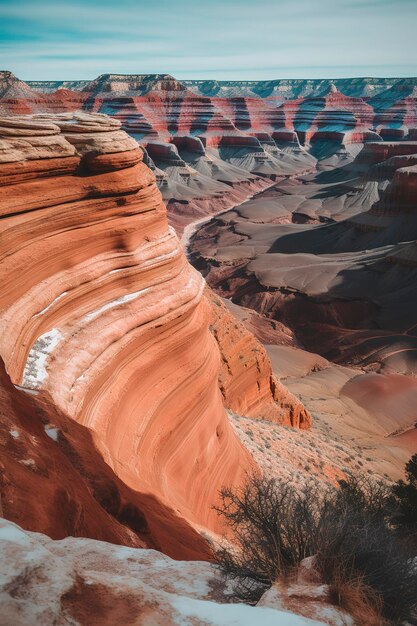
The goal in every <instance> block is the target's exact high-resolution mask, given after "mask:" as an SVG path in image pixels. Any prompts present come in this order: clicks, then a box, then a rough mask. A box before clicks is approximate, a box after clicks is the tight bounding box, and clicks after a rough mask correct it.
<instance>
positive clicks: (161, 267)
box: [0, 114, 310, 534]
mask: <svg viewBox="0 0 417 626" xmlns="http://www.w3.org/2000/svg"><path fill="white" fill-rule="evenodd" d="M142 156H143V151H142V149H141V148H139V147H138V145H137V143H136V142H135V141H134V140H133V139H132V138H131V137H129V136H128V135H126V133H124V132H123V131H121V130H120V123H119V122H118V121H115V120H112V119H110V118H108V117H106V116H103V115H100V114H95V115H92V114H89V115H86V114H78V115H72V114H62V115H60V116H59V115H55V116H48V115H38V116H29V117H26V116H20V117H19V116H15V117H8V118H1V119H0V184H1V185H2V190H3V193H2V199H1V204H0V212H1V216H2V220H1V228H2V246H1V258H0V277H1V280H2V282H3V284H7V285H9V288H8V289H7V290H3V292H2V294H1V297H0V324H1V329H2V333H1V340H0V355H1V357H2V358H3V360H4V362H5V366H6V369H7V372H8V374H9V376H10V378H11V380H12V382H13V383H14V384H15V385H19V386H20V387H21V388H22V389H23V391H24V393H26V394H31V401H32V402H33V403H34V405H33V411H32V412H35V413H36V410H37V409H36V406H37V403H41V402H42V403H45V402H46V403H47V404H48V403H50V404H51V406H52V407H54V410H55V411H56V415H57V416H58V417H56V418H55V417H54V415H55V413H53V414H52V417H51V418H50V419H49V418H48V423H49V421H52V423H54V424H55V422H57V421H59V424H61V423H62V419H63V418H62V417H59V416H62V415H64V416H66V417H69V418H72V419H73V420H75V421H76V422H78V423H79V424H81V425H83V426H86V427H87V428H89V429H90V430H91V432H92V435H93V442H94V445H95V446H96V447H97V449H98V450H99V452H100V453H101V455H102V456H103V458H104V460H105V461H106V462H107V464H108V465H109V466H110V467H111V468H112V470H113V471H114V473H115V474H116V476H117V477H118V478H120V479H121V480H122V481H123V482H124V483H125V485H127V487H129V488H130V489H131V490H132V489H133V490H135V491H139V492H141V493H142V494H144V493H150V494H152V496H153V497H155V498H156V499H157V500H158V502H160V503H161V510H162V509H163V507H164V506H165V507H168V508H172V509H174V510H175V511H177V512H178V513H179V514H180V515H181V516H182V517H184V518H185V519H187V520H189V521H190V522H192V523H193V524H195V525H202V526H205V527H209V528H212V529H213V528H216V524H217V516H216V514H215V513H214V512H213V511H212V509H211V506H212V504H213V502H215V500H216V498H217V493H218V490H219V488H220V487H221V486H222V485H223V484H225V483H239V481H240V480H241V478H242V477H243V476H244V473H245V472H246V471H254V470H255V471H256V467H255V465H254V463H253V461H252V460H251V457H250V455H249V454H248V453H247V451H246V450H245V449H244V447H243V446H242V445H241V444H240V442H239V440H238V438H237V437H236V434H235V432H234V430H233V428H232V426H231V425H230V423H229V421H228V419H227V416H226V413H225V410H224V407H223V399H222V395H221V393H220V388H221V389H222V390H223V391H224V402H225V404H226V405H227V406H236V405H237V404H238V403H241V405H239V406H241V407H242V408H244V409H245V410H247V412H248V414H251V415H256V416H260V415H263V411H264V409H265V417H267V418H268V417H270V418H271V419H274V420H278V421H281V422H285V423H289V424H290V423H291V424H293V425H295V426H298V425H300V426H303V427H306V426H308V425H309V420H310V417H309V415H308V414H307V413H306V412H305V411H304V409H303V407H302V405H301V404H300V403H299V402H298V401H297V400H296V398H295V397H293V396H291V394H289V393H288V392H286V391H285V390H284V389H283V388H281V387H279V385H278V383H275V382H274V381H273V379H272V374H271V367H270V364H269V361H268V358H267V357H266V355H265V353H264V352H263V351H262V350H263V349H262V348H261V346H259V344H258V343H257V342H256V340H255V339H254V338H253V337H252V336H249V335H248V333H247V331H245V329H244V328H243V327H239V325H238V323H237V322H236V329H234V341H235V342H237V345H239V346H240V347H242V350H243V351H242V355H241V357H242V358H243V361H242V362H238V363H236V361H239V359H238V356H237V354H236V346H234V345H230V343H228V337H227V334H228V331H227V329H226V330H225V326H226V325H230V324H231V323H232V322H231V319H230V315H229V316H228V317H227V319H219V318H218V317H217V319H216V321H215V322H213V321H212V319H213V306H214V305H213V304H212V301H211V298H210V296H206V295H205V294H204V286H205V285H204V281H203V279H202V277H201V276H200V274H199V273H198V272H196V271H195V270H194V269H193V268H192V267H191V266H190V265H189V264H188V262H187V260H186V258H185V256H184V253H183V251H182V249H181V247H180V244H179V241H178V239H177V237H176V235H175V233H174V231H173V229H172V228H171V227H169V226H168V224H167V221H166V210H165V207H164V204H163V202H162V199H161V195H160V193H159V191H158V189H157V187H156V185H155V178H154V175H153V174H152V172H151V171H150V170H149V168H148V167H147V166H146V165H145V164H144V163H143V161H142ZM210 324H212V327H213V334H212V333H211V332H210V329H209V325H210ZM216 339H217V341H216ZM219 348H220V352H221V353H222V355H223V356H222V358H223V363H224V364H225V363H226V364H227V365H226V367H227V368H228V370H229V369H231V370H232V375H231V379H230V376H229V382H228V385H226V386H225V385H224V383H223V382H222V380H223V379H224V373H223V374H222V373H220V374H219V368H220V354H219ZM245 350H246V351H247V353H248V354H247V355H246V356H245ZM252 350H254V351H258V352H259V354H260V357H259V359H258V358H253V356H254V354H252V353H251V352H250V351H252ZM219 375H220V387H219ZM258 389H260V390H262V391H261V393H256V390H258ZM225 390H226V391H225ZM9 393H10V387H9ZM45 394H47V396H45ZM46 398H49V399H46ZM42 406H43V404H42ZM16 419H17V418H16ZM19 419H20V418H19ZM45 419H46V418H45ZM16 428H17V431H18V432H19V428H18V427H17V426H16ZM16 428H15V426H13V425H11V429H12V430H15V429H16ZM55 428H58V429H59V428H60V426H59V425H58V426H54V427H53V429H55ZM74 436H75V435H74ZM6 437H7V439H8V440H9V443H11V444H13V446H16V445H17V446H18V449H17V451H16V450H15V449H14V447H13V449H12V451H11V457H13V458H15V457H16V455H17V456H19V454H20V455H21V458H20V459H19V458H17V459H16V462H17V463H20V462H21V461H22V462H23V461H24V460H25V459H26V460H28V459H29V460H28V463H29V465H27V468H26V469H27V470H32V471H33V472H35V473H36V472H37V467H38V464H39V465H42V464H43V463H44V461H43V460H42V459H41V458H39V459H38V461H37V460H36V459H34V458H33V457H32V454H33V452H32V451H31V450H30V449H27V446H26V445H24V446H23V447H22V449H21V451H20V453H19V445H20V444H21V443H22V442H23V441H25V442H27V437H30V435H29V434H28V433H26V435H25V437H23V435H22V437H21V438H20V439H18V440H17V441H16V442H14V441H13V435H10V434H7V432H6ZM44 438H45V437H44ZM48 443H49V442H48ZM18 444H19V445H18ZM91 445H93V443H91ZM74 447H75V448H76V447H77V445H76V444H74ZM86 456H87V451H86ZM30 459H32V460H33V467H32V461H30ZM84 461H85V459H84ZM84 461H82V463H83V462H84ZM20 465H21V463H20ZM16 468H18V469H19V471H20V470H21V467H20V466H19V465H16V463H15V464H14V465H10V467H9V473H8V477H7V480H8V481H9V483H10V482H12V481H13V475H14V474H13V473H14V471H15V469H16ZM86 471H87V470H86ZM208 476H210V480H208ZM103 480H107V478H103ZM109 480H110V479H109ZM117 484H119V483H117ZM103 489H104V491H106V489H107V487H106V486H105V487H103ZM116 491H117V489H116ZM13 494H14V492H13V490H12V491H11V492H10V493H9V496H10V497H9V499H8V501H7V500H6V502H5V505H4V506H5V507H6V510H7V512H8V515H9V516H11V517H12V518H13V519H19V520H20V519H21V518H20V517H19V515H21V511H20V512H19V511H17V509H16V507H17V505H16V501H14V504H12V503H13V497H14V496H13ZM116 497H118V496H116ZM126 497H127V496H126ZM103 499H104V500H105V499H106V496H103ZM74 500H77V498H76V497H75V496H74ZM75 506H76V507H77V506H78V504H77V503H75ZM93 508H94V507H93ZM116 508H117V507H116ZM139 508H140V507H139ZM78 509H79V510H81V509H82V507H81V506H78ZM48 515H49V513H48V512H46V513H45V516H46V518H48ZM116 518H117V516H116ZM48 523H50V520H49V519H47V521H45V524H46V527H47V524H48ZM33 528H39V527H36V526H33ZM86 528H87V526H86ZM41 529H42V530H44V529H45V526H41ZM83 532H84V531H83ZM85 533H87V534H94V533H93V531H91V532H90V530H85Z"/></svg>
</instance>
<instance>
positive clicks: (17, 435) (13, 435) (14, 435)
mask: <svg viewBox="0 0 417 626" xmlns="http://www.w3.org/2000/svg"><path fill="white" fill-rule="evenodd" d="M10 434H11V436H12V437H13V439H19V437H20V433H19V431H18V430H11V431H10Z"/></svg>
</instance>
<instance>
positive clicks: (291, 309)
mask: <svg viewBox="0 0 417 626" xmlns="http://www.w3.org/2000/svg"><path fill="white" fill-rule="evenodd" d="M416 159H417V144H416V143H415V142H413V141H402V142H393V141H391V142H378V143H374V142H370V143H367V144H366V145H365V146H364V147H363V149H362V151H361V152H360V153H359V154H358V156H357V157H356V158H354V159H353V160H350V161H349V160H348V161H347V162H345V163H343V162H342V163H340V162H339V166H338V167H333V168H331V167H328V168H326V169H322V170H321V171H319V172H317V173H316V174H315V175H310V176H302V177H299V178H298V179H293V180H292V181H288V182H286V183H279V184H276V185H275V186H273V187H270V188H269V189H268V190H267V191H265V192H263V193H262V194H259V195H258V196H257V197H256V198H254V199H253V200H251V201H249V202H246V203H244V204H242V205H240V206H239V207H237V208H235V209H234V210H233V211H229V212H225V213H223V214H222V215H221V216H219V217H217V218H216V219H214V220H212V221H211V222H209V223H208V224H206V225H203V226H202V227H201V228H200V229H199V230H198V231H197V233H196V234H195V235H194V236H193V237H192V239H191V242H190V246H189V250H190V251H191V256H190V258H191V260H192V262H193V263H194V264H195V266H196V267H198V268H199V269H200V270H201V271H202V272H203V274H204V275H205V276H206V278H207V280H208V282H209V284H210V285H211V286H212V287H213V288H214V289H215V290H216V291H217V293H218V294H220V295H222V296H224V297H226V298H232V299H233V302H235V303H236V304H239V305H242V306H244V307H247V308H252V309H254V310H255V311H257V312H258V314H261V315H264V317H266V318H268V319H269V320H271V321H275V322H276V323H277V324H281V325H282V326H283V327H284V328H285V327H288V328H289V329H290V330H291V331H292V333H293V335H292V336H291V334H288V333H285V331H280V332H276V333H275V334H274V333H271V332H270V331H269V332H267V333H266V336H265V335H264V336H263V335H262V333H263V332H265V327H262V325H260V324H259V323H258V324H257V326H258V328H259V329H260V332H259V336H260V337H262V336H263V339H264V341H266V342H267V343H270V344H274V343H275V344H278V345H292V346H293V347H294V348H299V347H300V346H302V347H304V348H306V349H307V350H309V351H311V352H313V353H319V354H320V355H322V356H324V357H325V358H326V359H328V360H330V361H333V362H336V363H338V364H341V365H344V366H349V367H350V368H351V367H354V368H357V370H356V372H357V374H360V375H358V376H357V378H356V379H354V380H350V379H351V378H352V377H353V374H352V372H350V373H348V375H347V377H346V378H344V377H345V375H346V372H344V373H342V372H341V371H340V373H335V376H340V377H341V378H340V380H342V378H344V386H343V385H341V386H340V387H339V390H340V389H342V387H343V392H342V393H343V394H344V396H345V397H349V398H350V399H352V400H353V401H354V402H355V403H356V404H357V405H358V406H357V410H358V415H359V413H360V409H365V410H366V411H367V412H369V413H370V414H371V415H372V418H371V422H375V427H376V429H377V430H378V428H382V431H381V433H380V434H383V433H385V436H387V435H388V436H393V437H394V436H397V435H398V433H399V432H402V431H404V432H406V431H407V432H408V431H409V430H410V429H411V430H412V429H413V427H414V424H415V410H414V402H415V393H416V389H417V387H416V382H415V374H416V368H415V356H414V355H415V351H416V348H417V336H416V316H415V305H416V301H417V293H416V276H415V272H416V264H415V256H416V245H415V240H416V239H417V222H416V219H415V214H414V213H415V198H416V188H415V171H414V170H415V168H416V165H415V162H416ZM252 328H253V329H254V330H255V332H258V331H257V329H256V326H255V327H253V325H252ZM280 369H281V375H283V374H284V375H285V368H280ZM353 371H355V370H353ZM329 375H330V373H329ZM321 378H322V384H323V385H324V386H326V382H325V380H326V376H325V375H323V376H322V377H321ZM301 388H302V387H301V385H300V386H299V387H294V389H297V393H298V394H299V395H300V394H301V396H302V397H304V394H303V393H302V392H301ZM337 394H339V391H338V392H337ZM319 395H320V397H322V396H325V395H326V394H323V393H319ZM381 398H383V401H382V404H381V402H380V399H381ZM307 404H308V403H307ZM359 407H360V409H359ZM394 407H395V409H394ZM309 408H310V410H313V409H312V407H311V406H310V407H309ZM317 409H318V407H317V406H316V405H315V407H314V410H315V411H317ZM375 420H376V421H375ZM375 433H376V431H375ZM378 436H379V435H378ZM407 437H408V436H407ZM407 437H406V436H405V437H404V444H405V448H406V449H407V454H408V453H409V450H410V448H409V443H410V441H411V440H410V438H409V437H408V438H407ZM398 465H399V463H398Z"/></svg>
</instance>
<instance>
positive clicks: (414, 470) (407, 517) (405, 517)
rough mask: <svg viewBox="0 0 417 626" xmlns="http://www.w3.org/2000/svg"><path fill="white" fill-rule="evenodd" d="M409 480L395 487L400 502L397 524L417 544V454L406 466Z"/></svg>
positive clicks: (394, 491) (395, 493)
mask: <svg viewBox="0 0 417 626" xmlns="http://www.w3.org/2000/svg"><path fill="white" fill-rule="evenodd" d="M405 475H406V478H407V480H406V481H403V480H399V481H398V482H397V483H396V484H395V485H394V486H393V493H394V496H395V497H396V498H397V501H398V505H399V506H398V515H397V523H398V524H399V525H400V526H402V527H403V528H405V529H406V530H407V531H408V533H409V534H410V536H411V538H412V539H414V541H415V542H416V543H417V454H414V456H412V457H411V459H410V460H409V461H408V463H407V464H406V466H405Z"/></svg>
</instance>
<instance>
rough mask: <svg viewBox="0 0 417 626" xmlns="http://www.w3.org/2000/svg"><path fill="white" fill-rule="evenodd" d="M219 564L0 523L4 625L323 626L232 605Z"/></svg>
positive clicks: (279, 613)
mask: <svg viewBox="0 0 417 626" xmlns="http://www.w3.org/2000/svg"><path fill="white" fill-rule="evenodd" d="M225 592H226V587H225V584H224V582H223V580H222V578H221V576H220V574H219V571H218V569H217V567H216V566H215V565H212V564H210V563H205V562H199V561H174V560H172V559H170V558H168V557H166V556H164V555H163V554H161V553H159V552H157V551H155V550H140V549H133V548H127V547H121V546H116V545H113V544H109V543H105V542H101V541H95V540H92V539H83V538H74V537H68V538H66V539H63V540H61V541H53V540H51V539H49V537H47V536H45V535H42V534H40V533H32V532H28V531H25V530H22V529H21V528H20V527H19V526H17V525H16V524H13V523H11V522H8V521H7V520H4V519H1V520H0V605H1V612H0V624H1V626H6V624H7V625H8V626H11V625H13V626H29V625H30V626H52V624H56V625H57V626H61V625H68V626H78V625H80V626H84V625H85V624H88V625H89V626H90V625H91V626H93V625H94V626H95V625H97V626H98V625H99V624H100V626H114V625H115V624H123V626H136V625H137V626H139V625H140V626H170V625H173V626H174V625H175V626H195V625H196V624H198V625H199V626H205V625H207V626H258V625H259V626H320V625H323V622H318V621H313V620H310V619H307V618H305V617H300V616H298V615H295V614H293V613H289V612H287V611H284V610H276V609H274V608H270V607H261V606H259V607H251V606H247V605H245V604H231V603H227V595H226V593H225Z"/></svg>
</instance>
